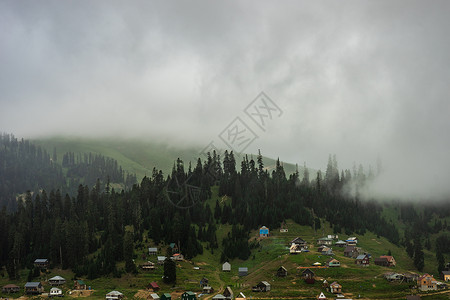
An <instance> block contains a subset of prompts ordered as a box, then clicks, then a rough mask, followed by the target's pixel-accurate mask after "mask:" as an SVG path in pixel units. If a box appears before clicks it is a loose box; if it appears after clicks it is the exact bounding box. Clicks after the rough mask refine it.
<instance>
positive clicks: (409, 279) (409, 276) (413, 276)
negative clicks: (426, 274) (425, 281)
mask: <svg viewBox="0 0 450 300" xmlns="http://www.w3.org/2000/svg"><path fill="white" fill-rule="evenodd" d="M403 277H404V278H405V281H406V282H415V281H417V280H418V279H419V275H418V274H416V273H411V272H406V273H404V274H403Z"/></svg>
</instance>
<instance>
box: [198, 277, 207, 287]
mask: <svg viewBox="0 0 450 300" xmlns="http://www.w3.org/2000/svg"><path fill="white" fill-rule="evenodd" d="M208 283H209V280H208V278H206V277H203V278H202V279H201V280H200V286H201V287H204V286H208Z"/></svg>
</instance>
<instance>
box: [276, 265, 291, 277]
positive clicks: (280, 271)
mask: <svg viewBox="0 0 450 300" xmlns="http://www.w3.org/2000/svg"><path fill="white" fill-rule="evenodd" d="M287 274H288V271H287V269H286V268H285V267H283V266H281V267H279V268H278V270H277V276H278V277H286V276H287Z"/></svg>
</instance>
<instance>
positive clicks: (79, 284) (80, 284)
mask: <svg viewBox="0 0 450 300" xmlns="http://www.w3.org/2000/svg"><path fill="white" fill-rule="evenodd" d="M73 289H74V290H87V285H86V283H84V281H83V280H75V281H74V282H73Z"/></svg>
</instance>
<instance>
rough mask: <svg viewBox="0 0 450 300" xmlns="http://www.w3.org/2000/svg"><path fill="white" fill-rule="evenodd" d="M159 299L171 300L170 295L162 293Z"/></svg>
mask: <svg viewBox="0 0 450 300" xmlns="http://www.w3.org/2000/svg"><path fill="white" fill-rule="evenodd" d="M160 299H161V300H172V295H170V294H169V293H164V294H162V295H161V297H160Z"/></svg>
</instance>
